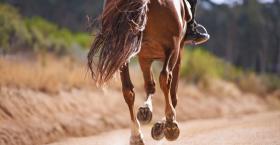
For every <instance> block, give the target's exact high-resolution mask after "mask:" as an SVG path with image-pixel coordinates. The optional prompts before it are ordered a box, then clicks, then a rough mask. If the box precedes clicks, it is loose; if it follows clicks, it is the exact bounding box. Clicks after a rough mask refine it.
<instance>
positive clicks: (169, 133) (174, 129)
mask: <svg viewBox="0 0 280 145" xmlns="http://www.w3.org/2000/svg"><path fill="white" fill-rule="evenodd" d="M179 135H180V129H179V127H178V123H177V122H176V121H166V123H165V129H164V136H165V138H166V139H167V140H168V141H174V140H176V139H178V137H179Z"/></svg>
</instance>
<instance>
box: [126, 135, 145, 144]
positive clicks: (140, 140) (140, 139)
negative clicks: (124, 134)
mask: <svg viewBox="0 0 280 145" xmlns="http://www.w3.org/2000/svg"><path fill="white" fill-rule="evenodd" d="M129 145H145V143H144V140H143V137H142V136H141V135H139V136H131V137H130V144H129Z"/></svg>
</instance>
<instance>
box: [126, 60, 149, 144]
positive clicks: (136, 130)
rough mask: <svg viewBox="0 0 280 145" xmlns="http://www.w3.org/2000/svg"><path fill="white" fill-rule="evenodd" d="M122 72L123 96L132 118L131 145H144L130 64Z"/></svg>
mask: <svg viewBox="0 0 280 145" xmlns="http://www.w3.org/2000/svg"><path fill="white" fill-rule="evenodd" d="M120 71H121V72H120V75H121V81H122V91H123V96H124V99H125V101H126V103H127V105H128V108H129V111H130V117H131V138H130V145H144V142H143V138H142V134H141V131H140V124H139V122H138V120H137V119H136V117H135V115H134V100H135V93H134V91H133V88H134V86H133V84H132V82H131V80H130V75H129V68H128V63H126V64H124V65H123V66H122V67H121V68H120Z"/></svg>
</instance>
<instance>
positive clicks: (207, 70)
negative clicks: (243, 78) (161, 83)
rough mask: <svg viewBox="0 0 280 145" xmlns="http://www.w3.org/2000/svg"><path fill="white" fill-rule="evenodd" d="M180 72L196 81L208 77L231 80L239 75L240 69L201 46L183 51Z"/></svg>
mask: <svg viewBox="0 0 280 145" xmlns="http://www.w3.org/2000/svg"><path fill="white" fill-rule="evenodd" d="M181 74H182V76H183V77H186V78H187V79H189V80H193V81H195V82H197V81H199V80H201V79H206V78H208V77H211V78H224V79H232V80H233V79H236V78H237V77H239V76H240V75H241V71H239V70H238V69H237V68H235V67H233V66H232V65H230V64H229V63H226V62H225V61H224V60H221V59H219V58H218V57H216V56H214V55H213V54H212V53H210V52H208V51H206V50H204V49H202V48H195V49H193V50H189V49H187V50H185V51H184V55H183V60H182V71H181Z"/></svg>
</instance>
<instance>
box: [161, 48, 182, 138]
mask: <svg viewBox="0 0 280 145" xmlns="http://www.w3.org/2000/svg"><path fill="white" fill-rule="evenodd" d="M177 48H178V49H177ZM179 51H180V50H179V47H174V49H172V50H170V51H169V52H166V60H165V62H164V65H163V69H162V71H161V73H160V78H159V81H160V88H161V89H162V91H163V93H164V96H165V103H166V104H165V117H166V122H165V126H164V135H165V138H166V139H167V140H170V141H173V140H176V139H177V138H178V137H179V134H180V130H179V127H178V124H177V122H176V112H175V109H174V106H173V105H172V99H171V95H170V94H171V93H170V90H171V84H172V80H173V74H172V72H173V70H174V68H175V66H176V63H177V60H178V56H179Z"/></svg>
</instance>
